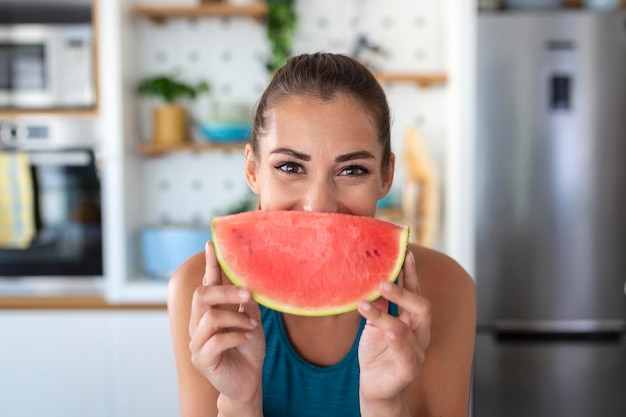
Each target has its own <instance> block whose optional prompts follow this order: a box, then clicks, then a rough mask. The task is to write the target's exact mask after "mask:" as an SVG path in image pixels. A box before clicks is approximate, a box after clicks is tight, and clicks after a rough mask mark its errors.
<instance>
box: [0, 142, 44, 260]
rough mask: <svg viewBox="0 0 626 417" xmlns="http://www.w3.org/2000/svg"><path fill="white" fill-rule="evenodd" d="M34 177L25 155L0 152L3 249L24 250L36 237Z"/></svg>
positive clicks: (0, 225)
mask: <svg viewBox="0 0 626 417" xmlns="http://www.w3.org/2000/svg"><path fill="white" fill-rule="evenodd" d="M33 198H34V197H33V178H32V175H31V172H30V163H29V160H28V155H27V154H26V153H25V152H0V248H18V249H19V248H24V247H26V246H28V245H29V244H30V242H31V240H32V239H33V237H34V236H35V210H34V206H33V204H34V203H33Z"/></svg>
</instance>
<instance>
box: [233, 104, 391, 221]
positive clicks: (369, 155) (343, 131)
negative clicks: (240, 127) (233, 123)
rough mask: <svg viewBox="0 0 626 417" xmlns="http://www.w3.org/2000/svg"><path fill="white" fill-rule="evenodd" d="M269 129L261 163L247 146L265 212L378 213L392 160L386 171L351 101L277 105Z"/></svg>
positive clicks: (253, 184)
mask: <svg viewBox="0 0 626 417" xmlns="http://www.w3.org/2000/svg"><path fill="white" fill-rule="evenodd" d="M266 127H267V128H266V133H265V135H264V136H261V137H259V156H258V158H257V159H255V157H254V154H253V152H252V149H251V147H250V146H249V145H248V147H247V148H246V162H245V171H246V178H247V181H248V184H249V185H250V188H251V189H252V191H254V193H256V194H257V195H258V196H259V200H260V204H261V208H262V209H264V210H304V211H320V212H340V213H347V214H356V215H365V216H373V215H374V214H375V212H376V203H377V201H378V200H379V199H381V198H383V197H384V196H385V195H386V194H387V192H388V191H389V188H390V187H391V182H392V180H393V168H394V160H393V155H392V160H391V164H390V165H389V166H388V168H387V169H386V170H385V171H384V172H383V170H382V165H383V164H382V155H383V146H382V145H381V144H380V143H379V141H378V139H377V135H376V129H375V127H374V125H373V123H372V122H371V121H370V119H369V117H368V114H367V113H366V112H365V111H364V110H363V109H362V108H361V107H360V106H359V105H358V104H357V103H356V102H355V101H353V99H351V98H348V97H346V96H344V95H339V96H338V97H336V98H335V99H334V100H332V101H329V102H325V101H322V100H320V99H317V98H313V97H306V96H295V97H290V98H287V99H282V100H280V101H278V102H276V103H275V104H274V106H273V107H272V108H271V109H270V110H269V112H268V117H267V126H266Z"/></svg>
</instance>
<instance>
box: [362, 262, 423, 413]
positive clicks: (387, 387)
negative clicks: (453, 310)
mask: <svg viewBox="0 0 626 417" xmlns="http://www.w3.org/2000/svg"><path fill="white" fill-rule="evenodd" d="M381 294H382V297H381V298H379V299H378V300H376V301H374V302H373V303H368V302H365V301H361V302H360V304H359V312H360V313H361V315H362V316H363V317H365V319H366V320H367V323H366V325H365V329H364V330H363V334H362V335H361V340H360V342H359V366H360V368H361V376H360V398H361V402H362V403H363V402H365V403H373V404H382V403H385V402H395V401H397V400H398V398H400V394H401V393H402V391H403V390H404V388H406V387H407V385H408V384H409V383H411V381H413V380H414V379H415V378H416V377H417V375H418V374H419V372H420V368H421V366H422V363H423V362H424V357H425V355H424V353H425V351H426V348H427V347H428V345H429V343H430V303H429V302H428V300H426V299H425V298H423V297H422V296H421V293H420V288H419V283H418V280H417V271H416V268H415V259H414V256H413V253H412V252H411V251H410V250H409V251H408V253H407V255H406V257H405V260H404V265H403V268H402V286H399V285H394V284H391V283H381ZM389 301H391V302H393V303H396V304H397V305H398V308H399V315H398V317H393V316H391V315H390V314H388V312H387V308H388V304H389V303H388V302H389Z"/></svg>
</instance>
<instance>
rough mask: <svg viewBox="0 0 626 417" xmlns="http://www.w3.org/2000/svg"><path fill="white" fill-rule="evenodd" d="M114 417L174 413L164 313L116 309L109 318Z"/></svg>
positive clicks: (175, 396) (175, 405) (172, 365)
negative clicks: (117, 310) (120, 310)
mask: <svg viewBox="0 0 626 417" xmlns="http://www.w3.org/2000/svg"><path fill="white" fill-rule="evenodd" d="M110 326H111V329H110V330H111V345H112V349H111V360H112V363H113V369H112V370H113V372H114V375H113V380H112V386H113V389H114V393H113V398H114V399H115V402H114V413H112V414H111V415H112V416H115V417H141V416H150V417H160V416H162V417H172V416H177V415H178V413H179V410H178V384H177V381H176V369H175V363H174V351H173V348H172V340H171V338H170V331H169V323H168V321H167V314H166V313H165V312H162V311H125V312H116V313H114V317H112V319H111V320H110Z"/></svg>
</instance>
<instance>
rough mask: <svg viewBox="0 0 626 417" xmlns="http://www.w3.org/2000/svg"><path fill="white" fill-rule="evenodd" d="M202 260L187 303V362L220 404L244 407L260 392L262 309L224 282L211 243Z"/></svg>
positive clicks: (248, 297) (263, 352) (246, 292)
mask: <svg viewBox="0 0 626 417" xmlns="http://www.w3.org/2000/svg"><path fill="white" fill-rule="evenodd" d="M205 258H206V267H205V272H204V278H203V286H202V287H199V288H198V289H196V291H195V293H194V296H193V302H192V306H191V319H190V322H189V334H190V336H191V342H190V344H189V348H190V350H191V361H192V363H193V365H194V366H195V368H196V369H197V370H198V371H199V372H200V373H201V374H202V375H204V376H205V377H206V378H207V379H208V380H209V381H210V382H211V384H212V385H213V386H214V387H215V389H216V390H218V391H219V392H220V398H219V400H218V403H219V402H228V403H229V407H235V408H239V407H243V408H246V407H249V406H252V405H253V404H255V403H257V402H259V401H260V398H261V396H262V388H261V377H262V370H263V360H264V358H265V335H264V334H263V329H262V327H261V311H260V309H259V306H258V304H257V303H256V302H254V301H253V300H252V299H251V295H250V291H248V290H246V289H242V288H239V287H236V286H233V285H224V284H223V281H222V270H221V268H220V265H219V263H218V262H217V259H216V257H215V253H214V251H213V245H211V244H210V243H207V245H206V248H205ZM224 396H225V397H226V398H223V397H224Z"/></svg>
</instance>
